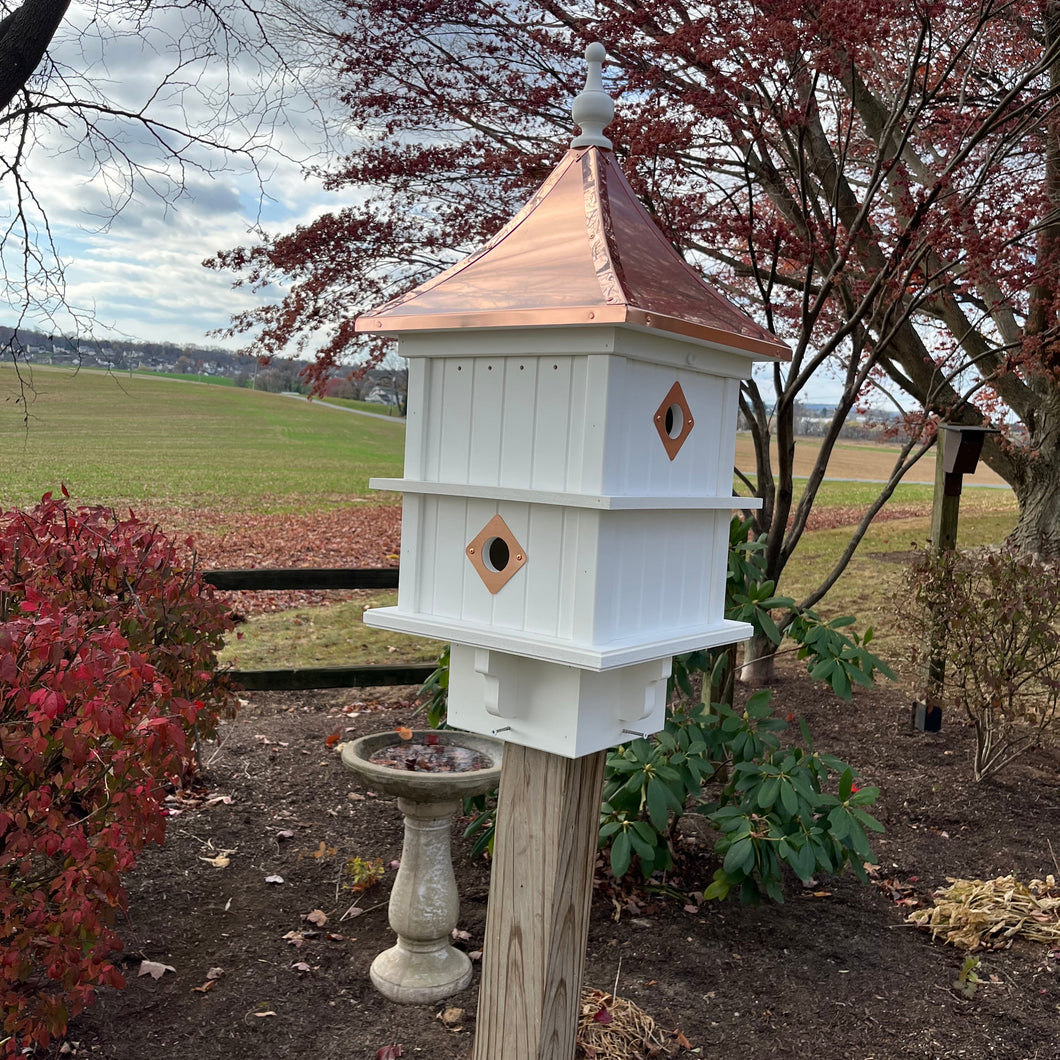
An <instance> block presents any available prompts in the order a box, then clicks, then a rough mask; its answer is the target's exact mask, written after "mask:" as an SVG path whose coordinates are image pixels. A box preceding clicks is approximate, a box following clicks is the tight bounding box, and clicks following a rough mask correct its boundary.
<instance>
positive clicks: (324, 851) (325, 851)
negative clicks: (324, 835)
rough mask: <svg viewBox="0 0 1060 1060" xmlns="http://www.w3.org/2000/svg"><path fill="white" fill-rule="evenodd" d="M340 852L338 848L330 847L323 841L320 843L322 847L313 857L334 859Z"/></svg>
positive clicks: (318, 848)
mask: <svg viewBox="0 0 1060 1060" xmlns="http://www.w3.org/2000/svg"><path fill="white" fill-rule="evenodd" d="M338 852H339V848H338V847H329V846H328V845H327V843H325V842H324V840H323V839H321V841H320V846H318V847H317V848H316V850H314V851H313V853H312V855H311V856H312V857H314V858H332V857H334V856H335V855H336V854H337V853H338Z"/></svg>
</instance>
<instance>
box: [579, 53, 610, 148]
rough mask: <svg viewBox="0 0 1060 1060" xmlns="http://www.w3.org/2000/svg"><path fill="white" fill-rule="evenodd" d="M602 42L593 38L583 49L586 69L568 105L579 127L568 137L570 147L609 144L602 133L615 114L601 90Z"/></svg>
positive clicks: (608, 98)
mask: <svg viewBox="0 0 1060 1060" xmlns="http://www.w3.org/2000/svg"><path fill="white" fill-rule="evenodd" d="M605 54H606V52H605V51H604V46H603V45H602V44H600V43H599V42H598V41H594V42H593V43H592V44H590V45H589V46H588V47H587V48H586V49H585V61H586V62H587V63H588V64H589V70H588V72H587V73H586V75H585V88H583V89H582V90H581V92H579V93H578V95H576V96H575V97H574V103H573V104H572V106H571V117H572V118H574V120H575V122H576V123H577V124H578V128H580V129H581V133H580V134H579V135H578V136H575V137H574V139H573V140H571V147H606V148H610V147H611V146H612V144H611V141H610V140H609V139H608V138H607V137H606V136H604V129H606V128H607V126H608V125H610V124H611V119H612V118H614V116H615V104H614V101H613V100H612V99H611V97H610V96H609V95H608V94H607V93H606V92H605V91H604V83H603V79H602V64H603V61H604V55H605Z"/></svg>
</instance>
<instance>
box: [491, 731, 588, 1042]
mask: <svg viewBox="0 0 1060 1060" xmlns="http://www.w3.org/2000/svg"><path fill="white" fill-rule="evenodd" d="M606 753H607V752H606V751H597V752H595V753H594V754H590V755H586V756H585V757H583V758H564V757H561V756H559V755H554V754H549V753H547V752H545V751H538V750H536V749H534V748H529V747H522V746H520V745H518V744H512V743H509V744H508V745H507V746H506V747H505V749H504V763H503V765H502V766H501V785H500V796H499V801H498V806H497V832H496V838H495V840H494V847H493V877H492V881H491V884H490V901H489V910H488V912H487V915H486V941H485V946H484V947H483V954H482V960H483V964H482V985H481V987H480V989H479V1002H478V1028H477V1031H476V1034H475V1052H474V1060H572V1058H573V1056H574V1048H575V1037H576V1035H577V1030H578V1016H579V1012H580V1004H581V981H582V970H583V967H584V964H585V949H586V942H587V939H588V933H589V906H590V902H591V898H592V881H593V862H594V860H595V857H596V841H597V832H598V830H599V816H600V796H601V789H602V787H603V777H604V760H605V757H606Z"/></svg>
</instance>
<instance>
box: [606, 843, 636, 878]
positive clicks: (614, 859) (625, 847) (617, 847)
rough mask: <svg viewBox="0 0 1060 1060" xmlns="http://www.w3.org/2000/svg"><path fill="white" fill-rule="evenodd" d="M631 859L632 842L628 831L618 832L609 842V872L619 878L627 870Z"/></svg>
mask: <svg viewBox="0 0 1060 1060" xmlns="http://www.w3.org/2000/svg"><path fill="white" fill-rule="evenodd" d="M632 860H633V844H632V841H631V839H630V837H629V833H628V832H619V834H618V835H617V836H615V841H614V842H613V843H612V844H611V872H612V874H613V875H614V876H615V878H616V879H621V878H622V877H623V876H625V874H626V873H627V872H629V865H630V862H631V861H632Z"/></svg>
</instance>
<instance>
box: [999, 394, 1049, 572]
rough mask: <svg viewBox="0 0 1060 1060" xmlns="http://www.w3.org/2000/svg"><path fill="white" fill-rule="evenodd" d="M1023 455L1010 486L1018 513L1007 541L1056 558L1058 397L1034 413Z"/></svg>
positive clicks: (1038, 553) (1019, 547) (1027, 550)
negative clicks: (1031, 430) (1015, 476)
mask: <svg viewBox="0 0 1060 1060" xmlns="http://www.w3.org/2000/svg"><path fill="white" fill-rule="evenodd" d="M1032 422H1033V428H1034V429H1033V432H1032V434H1031V438H1030V444H1029V445H1028V446H1027V453H1028V455H1027V457H1026V460H1025V462H1024V464H1023V467H1022V468H1021V474H1020V475H1019V477H1018V479H1017V481H1016V483H1015V485H1014V489H1015V491H1016V499H1017V500H1018V501H1019V506H1020V516H1019V522H1018V523H1017V524H1016V529H1015V530H1013V531H1012V534H1011V536H1010V537H1009V539H1008V543H1009V545H1011V546H1012V547H1013V548H1017V549H1019V550H1020V551H1021V552H1033V553H1034V554H1035V555H1038V556H1041V557H1042V558H1043V559H1060V489H1057V483H1060V435H1058V432H1060V400H1055V401H1051V402H1049V403H1048V404H1045V403H1043V406H1042V408H1041V409H1040V410H1039V411H1038V413H1037V414H1036V416H1035V417H1034V420H1033V421H1032Z"/></svg>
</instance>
